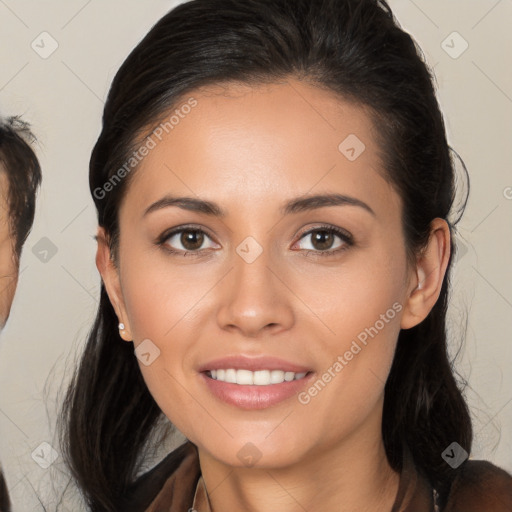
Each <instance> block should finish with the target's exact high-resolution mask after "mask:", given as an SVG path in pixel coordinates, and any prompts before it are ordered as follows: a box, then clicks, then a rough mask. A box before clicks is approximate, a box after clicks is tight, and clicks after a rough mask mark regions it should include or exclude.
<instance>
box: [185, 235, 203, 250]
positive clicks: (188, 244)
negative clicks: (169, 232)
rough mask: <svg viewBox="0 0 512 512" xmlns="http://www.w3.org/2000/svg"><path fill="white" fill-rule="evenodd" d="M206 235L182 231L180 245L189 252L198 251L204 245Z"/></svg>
mask: <svg viewBox="0 0 512 512" xmlns="http://www.w3.org/2000/svg"><path fill="white" fill-rule="evenodd" d="M203 241H204V233H202V232H200V231H191V230H187V231H182V232H181V236H180V243H181V244H182V245H183V247H184V248H185V250H187V251H197V250H198V249H199V248H200V247H201V245H203Z"/></svg>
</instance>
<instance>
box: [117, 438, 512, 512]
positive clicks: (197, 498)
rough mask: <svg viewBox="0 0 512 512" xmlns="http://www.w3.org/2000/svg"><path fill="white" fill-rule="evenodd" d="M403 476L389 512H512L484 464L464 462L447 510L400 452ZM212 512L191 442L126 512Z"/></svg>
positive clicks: (511, 484) (502, 485) (503, 477)
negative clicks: (440, 506)
mask: <svg viewBox="0 0 512 512" xmlns="http://www.w3.org/2000/svg"><path fill="white" fill-rule="evenodd" d="M403 460H404V463H403V470H402V472H401V473H400V483H399V486H398V491H397V494H396V498H395V503H394V504H393V507H392V508H391V510H390V511H389V512H512V476H511V475H509V474H508V473H507V472H505V471H504V470H502V469H500V468H498V467H497V466H495V465H493V464H491V463H490V462H487V461H482V460H468V461H466V462H465V463H464V465H463V466H461V469H460V471H459V474H458V476H457V477H456V479H455V480H454V482H453V484H452V488H451V492H450V495H449V497H448V501H447V504H446V507H444V508H443V509H442V511H441V509H440V508H439V506H438V505H437V503H436V501H437V500H436V499H437V494H436V492H435V491H434V490H433V489H432V486H431V485H430V484H429V482H428V480H427V479H426V478H425V477H424V476H422V475H421V474H420V473H419V472H418V471H417V470H416V468H415V466H414V462H413V459H412V457H411V455H410V453H409V451H408V450H404V459H403ZM142 511H145V512H187V511H194V512H212V510H211V507H210V502H209V500H208V492H207V490H206V486H205V484H204V480H203V478H202V477H201V471H200V466H199V457H198V453H197V448H196V446H195V445H194V444H192V443H191V442H190V441H188V442H186V443H184V444H183V445H181V446H180V447H179V448H177V449H176V450H174V451H173V452H172V453H171V454H169V455H168V456H167V457H166V458H165V459H164V460H163V461H162V462H160V464H158V465H157V466H156V467H155V468H153V469H152V470H150V471H149V472H147V473H145V474H144V475H142V476H141V477H140V478H139V479H138V480H137V482H136V483H135V485H134V488H133V490H132V492H131V493H130V507H129V509H127V510H126V512H142Z"/></svg>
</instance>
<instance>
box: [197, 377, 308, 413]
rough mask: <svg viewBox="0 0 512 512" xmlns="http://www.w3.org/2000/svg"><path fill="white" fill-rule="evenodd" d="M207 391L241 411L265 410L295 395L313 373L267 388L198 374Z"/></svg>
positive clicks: (270, 385)
mask: <svg viewBox="0 0 512 512" xmlns="http://www.w3.org/2000/svg"><path fill="white" fill-rule="evenodd" d="M200 375H201V377H202V379H203V380H204V382H205V383H206V386H207V387H208V389H209V390H210V391H211V392H212V393H213V394H214V395H215V396H216V397H217V398H219V399H220V400H222V401H223V402H226V403H228V404H231V405H234V406H236V407H239V408H241V409H265V408H267V407H272V406H273V405H277V404H278V403H280V402H282V401H283V400H286V399H287V398H290V397H292V396H293V395H296V394H297V393H298V392H299V391H300V390H301V389H303V388H304V387H305V386H306V385H307V383H308V382H309V381H310V380H311V378H312V377H313V372H311V373H308V374H307V375H306V376H305V377H303V378H302V379H297V380H292V381H290V382H286V381H285V382H281V384H269V385H268V386H256V385H240V384H233V383H231V382H223V381H221V380H216V379H212V378H211V377H209V376H208V375H207V374H206V373H201V374H200Z"/></svg>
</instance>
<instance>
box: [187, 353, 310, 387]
mask: <svg viewBox="0 0 512 512" xmlns="http://www.w3.org/2000/svg"><path fill="white" fill-rule="evenodd" d="M229 368H234V369H236V370H251V371H252V372H255V371H257V370H283V371H285V372H294V373H307V372H311V371H313V370H312V368H309V367H307V366H303V365H300V364H296V363H292V362H290V361H286V360H285V359H280V358H277V357H270V356H259V357H247V356H243V355H240V354H233V355H230V356H226V357H222V358H220V359H213V360H212V361H208V362H207V363H205V364H202V365H201V366H200V367H199V368H198V370H197V371H198V372H206V371H209V370H219V369H221V370H222V369H224V370H227V369H229ZM277 385H278V384H277ZM258 387H259V386H258Z"/></svg>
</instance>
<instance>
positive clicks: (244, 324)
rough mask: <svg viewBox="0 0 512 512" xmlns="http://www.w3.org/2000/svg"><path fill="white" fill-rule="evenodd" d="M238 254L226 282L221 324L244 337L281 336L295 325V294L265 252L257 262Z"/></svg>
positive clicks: (219, 310)
mask: <svg viewBox="0 0 512 512" xmlns="http://www.w3.org/2000/svg"><path fill="white" fill-rule="evenodd" d="M248 261H250V260H247V261H246V260H244V258H243V257H241V256H239V254H237V253H236V252H235V253H234V255H233V258H232V263H233V268H232V269H231V271H230V272H229V274H228V275H227V276H226V278H225V279H223V282H222V285H221V290H220V301H221V303H220V307H219V309H218V314H217V321H218V324H219V327H220V328H221V329H223V330H229V331H239V334H241V335H242V336H244V337H247V338H256V337H258V336H261V335H262V334H263V335H268V334H269V333H273V334H277V333H279V332H281V331H284V330H288V329H290V328H291V327H292V326H293V323H294V314H293V309H292V301H293V296H294V295H293V293H292V291H290V289H289V288H288V287H287V286H286V285H285V283H286V276H285V275H284V272H283V271H282V270H281V269H280V267H279V266H278V265H276V264H275V263H274V264H272V262H271V261H270V254H269V253H268V251H265V250H264V251H263V252H262V253H261V254H260V255H259V256H258V257H257V258H256V259H255V260H254V261H252V262H250V263H249V262H248Z"/></svg>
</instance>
